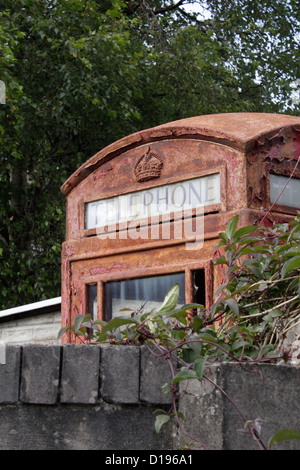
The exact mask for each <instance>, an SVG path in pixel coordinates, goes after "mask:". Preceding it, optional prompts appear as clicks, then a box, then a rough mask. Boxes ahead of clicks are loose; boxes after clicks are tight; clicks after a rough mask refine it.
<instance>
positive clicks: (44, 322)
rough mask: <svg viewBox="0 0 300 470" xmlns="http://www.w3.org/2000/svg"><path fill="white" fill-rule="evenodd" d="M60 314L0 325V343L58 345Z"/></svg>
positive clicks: (22, 318)
mask: <svg viewBox="0 0 300 470" xmlns="http://www.w3.org/2000/svg"><path fill="white" fill-rule="evenodd" d="M60 328H61V312H60V311H57V312H50V313H46V314H45V313H43V314H40V315H32V316H28V317H21V316H20V317H18V318H16V319H10V318H9V317H8V319H7V321H3V319H2V322H1V323H0V342H1V343H5V344H26V343H35V344H59V343H60V342H59V341H58V340H57V335H58V332H59V330H60Z"/></svg>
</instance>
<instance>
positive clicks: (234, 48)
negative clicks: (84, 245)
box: [0, 0, 299, 308]
mask: <svg viewBox="0 0 300 470" xmlns="http://www.w3.org/2000/svg"><path fill="white" fill-rule="evenodd" d="M188 4H190V6H191V5H192V4H193V5H194V7H196V6H201V7H202V8H205V9H206V10H203V11H206V12H209V14H205V15H204V14H202V10H201V13H195V11H193V10H191V9H190V8H189V9H188V8H187V6H188ZM297 18H299V5H298V4H297V2H294V1H293V0H285V1H284V0H280V1H279V2H277V3H276V5H275V4H273V2H270V1H266V0H263V1H262V2H256V1H254V2H253V1H251V2H250V1H249V0H240V1H225V0H224V1H222V2H219V1H210V0H207V2H204V1H187V0H184V1H182V0H178V1H176V0H175V1H170V0H169V1H167V0H153V1H150V0H129V1H123V0H98V1H96V0H61V1H57V0H9V1H8V2H7V1H5V2H4V1H3V0H0V80H2V81H3V82H4V83H5V85H6V103H5V104H0V183H1V184H0V215H1V218H0V260H1V270H0V308H8V307H11V306H16V305H19V304H24V303H28V302H32V301H37V300H42V299H44V298H49V297H52V296H56V295H59V294H60V247H61V243H62V241H63V240H64V223H65V222H64V219H65V215H64V207H65V200H64V197H63V196H62V195H61V193H60V186H61V184H62V183H63V182H64V181H65V180H66V178H67V177H68V176H69V175H70V174H72V173H73V171H74V170H75V169H76V168H77V167H78V166H80V165H81V164H82V163H83V162H84V161H86V160H87V159H88V158H89V157H91V156H92V155H93V154H94V153H95V152H97V151H98V150H99V149H101V148H102V147H104V146H105V145H107V144H109V143H111V142H113V141H115V140H116V139H118V138H120V137H122V136H125V135H127V134H129V133H131V132H135V131H137V130H139V129H142V128H146V127H151V126H154V125H158V124H161V123H163V122H167V121H171V120H174V119H179V118H184V117H188V116H192V115H198V114H208V113H218V112H233V111H267V112H286V113H289V114H291V113H295V114H297V113H299V107H298V108H297V106H296V104H295V103H293V102H291V100H290V98H291V92H292V90H293V88H291V87H292V86H293V83H295V81H296V80H297V78H298V77H299V60H297V57H298V59H299V56H298V55H297V54H298V49H297V47H298V43H299V21H298V19H297Z"/></svg>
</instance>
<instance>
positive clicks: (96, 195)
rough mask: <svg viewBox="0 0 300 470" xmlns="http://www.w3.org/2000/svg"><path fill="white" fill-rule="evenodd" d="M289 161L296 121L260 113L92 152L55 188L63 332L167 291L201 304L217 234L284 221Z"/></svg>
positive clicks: (290, 198)
mask: <svg viewBox="0 0 300 470" xmlns="http://www.w3.org/2000/svg"><path fill="white" fill-rule="evenodd" d="M299 156H300V118H299V117H296V116H287V115H275V114H263V113H262V114H260V113H237V114H234V113H233V114H219V115H207V116H199V117H194V118H188V119H183V120H179V121H175V122H171V123H167V124H164V125H160V126H157V127H154V128H151V129H147V130H143V131H140V132H137V133H135V134H132V135H130V136H128V137H125V138H122V139H120V140H118V141H117V142H115V143H113V144H111V145H109V146H108V147H106V148H104V149H103V150H101V151H99V152H98V153H97V154H96V155H94V156H93V157H92V158H90V159H89V160H88V161H87V162H86V163H84V164H83V165H82V166H81V167H80V168H79V169H78V170H76V171H75V173H74V174H73V175H72V176H70V178H69V179H68V180H67V181H66V182H65V183H64V184H63V186H62V188H61V190H62V192H63V194H65V195H66V199H67V211H66V241H65V242H64V243H63V247H62V326H67V325H70V324H73V322H74V317H75V315H77V314H78V313H80V314H86V313H91V314H92V316H93V317H94V318H99V319H103V320H106V321H107V320H110V319H111V318H112V317H114V316H115V315H120V309H122V308H124V307H129V308H134V309H140V308H145V309H146V311H147V309H151V308H153V307H155V305H156V304H157V303H158V302H161V301H163V299H164V296H165V294H166V292H167V290H168V289H169V288H170V287H171V286H173V285H174V284H175V282H178V283H179V286H180V297H179V302H180V303H191V302H197V303H201V304H204V305H206V306H209V305H210V303H211V302H212V296H213V292H214V290H215V289H216V288H217V287H218V285H219V283H220V281H221V273H220V272H219V271H218V267H217V266H213V264H212V261H211V260H212V258H213V257H214V247H215V246H216V244H217V242H218V234H219V232H221V231H224V229H225V225H226V223H227V222H228V221H229V220H230V219H231V218H232V217H233V216H234V215H236V214H239V225H240V226H244V225H256V224H258V223H260V221H261V220H262V218H264V223H273V222H274V221H275V222H279V221H288V220H289V219H290V218H291V217H293V216H294V215H295V214H296V212H297V209H299V208H300V165H299ZM297 162H298V165H297ZM291 176H292V177H291ZM287 181H288V186H286V189H285V191H284V192H283V193H282V194H281V192H282V188H283V187H284V186H285V185H286V183H287ZM279 195H280V198H278V196H279ZM270 208H271V211H270V212H268V214H267V217H266V211H268V210H269V209H270ZM146 302H147V303H146ZM145 303H146V305H145ZM148 311H149V310H148ZM64 341H71V338H68V337H67V336H66V335H64Z"/></svg>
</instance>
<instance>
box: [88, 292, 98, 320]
mask: <svg viewBox="0 0 300 470" xmlns="http://www.w3.org/2000/svg"><path fill="white" fill-rule="evenodd" d="M86 313H87V314H88V313H89V314H90V315H91V316H92V318H93V319H94V320H96V319H97V284H91V285H88V286H87V312H86Z"/></svg>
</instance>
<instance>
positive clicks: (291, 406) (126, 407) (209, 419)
mask: <svg viewBox="0 0 300 470" xmlns="http://www.w3.org/2000/svg"><path fill="white" fill-rule="evenodd" d="M174 366H175V364H174ZM205 377H206V379H205V380H204V381H203V382H201V383H200V382H199V381H197V380H192V381H188V382H181V383H180V390H179V391H180V395H181V399H180V401H179V410H180V411H181V412H182V413H183V414H184V416H185V420H184V426H185V427H186V430H187V431H188V432H189V433H190V434H192V435H194V436H195V437H198V438H199V439H200V440H201V441H202V442H204V443H205V444H206V445H207V446H208V448H209V449H212V450H214V449H215V450H245V449H247V450H248V449H250V450H252V449H253V450H255V449H258V447H257V445H256V443H255V442H254V441H253V439H252V438H251V436H249V435H248V434H247V433H246V432H244V431H245V430H244V429H243V428H244V422H243V420H242V419H241V417H240V415H239V413H238V412H237V411H236V409H235V408H234V406H232V403H230V401H229V400H228V399H227V398H226V397H225V395H224V394H223V393H221V391H220V389H222V390H223V391H224V392H225V393H226V394H227V395H228V397H230V398H231V399H232V400H233V401H234V403H235V404H236V406H237V407H238V408H239V409H240V410H241V412H242V413H243V414H244V416H245V417H246V418H247V419H249V420H254V419H257V418H260V419H261V420H262V423H261V424H262V437H263V440H264V442H265V443H267V442H268V440H269V439H270V438H271V437H272V435H273V434H275V432H277V431H278V430H280V429H282V428H294V429H297V430H298V431H300V402H299V396H300V368H298V367H296V366H292V365H285V364H282V365H267V364H265V365H254V366H251V367H250V366H247V368H246V369H245V368H241V367H240V366H239V365H237V364H233V363H220V364H215V365H212V366H210V367H207V368H206V369H205ZM170 381H171V374H170V369H169V366H168V363H167V362H166V360H165V359H164V358H159V357H154V356H153V355H151V354H150V353H149V351H148V349H147V348H146V347H145V346H142V347H134V346H115V345H113V346H104V347H103V346H99V345H93V346H92V345H90V346H89V345H82V346H81V345H74V344H66V345H36V344H25V345H23V346H17V345H7V346H6V350H5V361H4V364H0V423H1V425H0V450H19V449H20V450H22V449H33V450H39V449H41V450H45V449H49V450H80V449H83V450H120V451H122V450H127V451H129V450H172V449H173V450H177V449H180V448H181V447H182V444H183V441H184V440H188V439H187V438H186V437H183V436H182V435H181V434H179V433H178V429H177V428H176V426H175V424H173V423H168V424H167V425H164V426H163V428H162V431H161V434H159V435H157V434H156V432H155V429H154V421H155V410H156V409H157V408H164V409H169V406H170V400H171V396H170V395H165V394H163V393H162V391H161V387H162V385H164V384H165V383H170ZM276 448H278V449H292V450H294V449H298V450H300V441H296V440H294V441H287V442H284V443H282V444H280V445H277V446H276Z"/></svg>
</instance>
